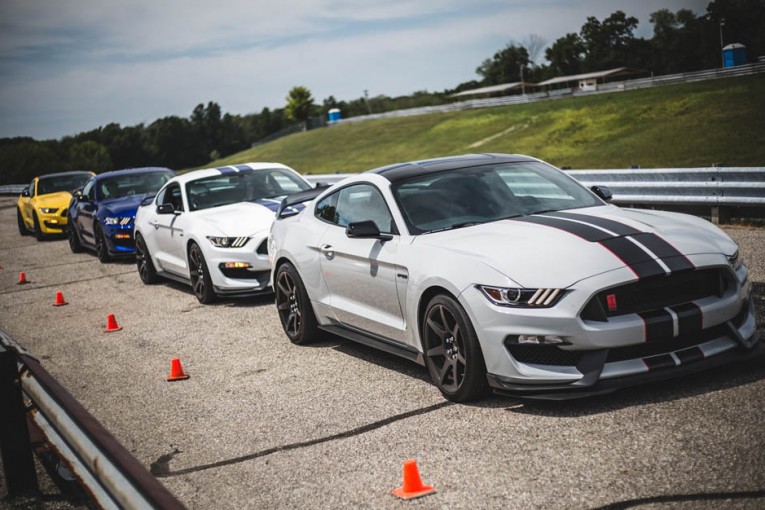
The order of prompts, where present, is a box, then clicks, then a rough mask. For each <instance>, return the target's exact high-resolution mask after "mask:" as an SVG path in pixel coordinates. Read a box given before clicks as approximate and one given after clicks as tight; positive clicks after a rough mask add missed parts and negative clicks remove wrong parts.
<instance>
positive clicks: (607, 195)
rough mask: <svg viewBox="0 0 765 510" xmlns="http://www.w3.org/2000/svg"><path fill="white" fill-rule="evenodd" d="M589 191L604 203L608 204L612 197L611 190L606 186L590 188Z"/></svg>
mask: <svg viewBox="0 0 765 510" xmlns="http://www.w3.org/2000/svg"><path fill="white" fill-rule="evenodd" d="M590 189H591V190H592V192H593V193H595V194H596V195H598V196H599V197H600V198H601V199H602V200H604V201H606V202H610V201H611V199H612V198H613V197H614V194H613V193H611V190H610V189H609V188H608V186H599V185H596V186H591V187H590Z"/></svg>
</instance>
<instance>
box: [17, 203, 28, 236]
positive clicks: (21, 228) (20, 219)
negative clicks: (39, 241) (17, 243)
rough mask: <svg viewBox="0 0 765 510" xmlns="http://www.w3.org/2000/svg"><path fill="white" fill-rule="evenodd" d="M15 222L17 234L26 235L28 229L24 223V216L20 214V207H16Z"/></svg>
mask: <svg viewBox="0 0 765 510" xmlns="http://www.w3.org/2000/svg"><path fill="white" fill-rule="evenodd" d="M16 222H17V223H18V224H19V234H21V235H23V236H28V235H29V230H27V225H26V223H24V217H23V216H22V215H21V209H16Z"/></svg>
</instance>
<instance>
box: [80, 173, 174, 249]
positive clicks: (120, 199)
mask: <svg viewBox="0 0 765 510" xmlns="http://www.w3.org/2000/svg"><path fill="white" fill-rule="evenodd" d="M174 176H175V172H173V171H172V170H170V169H169V168H157V167H148V168H132V169H129V170H116V171H114V172H105V173H102V174H99V175H96V176H95V177H93V178H91V179H90V180H89V181H88V182H87V183H85V186H84V187H83V188H82V190H78V191H76V192H75V194H74V196H73V197H72V201H71V202H70V203H69V228H68V237H69V247H70V248H71V249H72V251H73V252H75V253H77V252H80V251H82V250H83V248H89V249H92V250H94V251H95V252H96V255H98V260H100V261H101V262H108V261H109V260H111V259H112V258H114V257H117V256H122V255H133V254H134V253H135V242H134V240H133V222H134V220H135V213H136V210H137V209H138V205H139V204H140V203H141V201H142V200H143V199H144V198H146V197H147V196H149V195H153V194H155V193H156V192H157V191H158V190H159V188H161V187H162V186H163V185H164V184H165V183H166V182H167V181H169V180H170V179H172V178H173V177H174Z"/></svg>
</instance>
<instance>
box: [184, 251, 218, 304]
mask: <svg viewBox="0 0 765 510" xmlns="http://www.w3.org/2000/svg"><path fill="white" fill-rule="evenodd" d="M189 278H190V279H191V289H192V290H193V291H194V295H195V296H196V297H197V299H198V300H199V302H200V303H202V304H203V305H208V304H210V303H213V302H215V300H216V298H217V297H218V296H216V295H215V290H214V289H213V285H212V278H210V272H209V271H208V270H207V262H205V256H204V254H203V253H202V248H200V247H199V245H197V244H196V243H192V244H191V247H190V248H189Z"/></svg>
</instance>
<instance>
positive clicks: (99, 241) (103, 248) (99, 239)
mask: <svg viewBox="0 0 765 510" xmlns="http://www.w3.org/2000/svg"><path fill="white" fill-rule="evenodd" d="M93 237H94V238H95V241H96V255H97V256H98V260H100V261H101V262H102V263H105V262H109V261H110V260H112V256H111V255H109V248H108V247H107V245H106V237H105V236H104V231H103V230H101V227H99V226H98V225H96V228H95V229H94V232H93Z"/></svg>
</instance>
